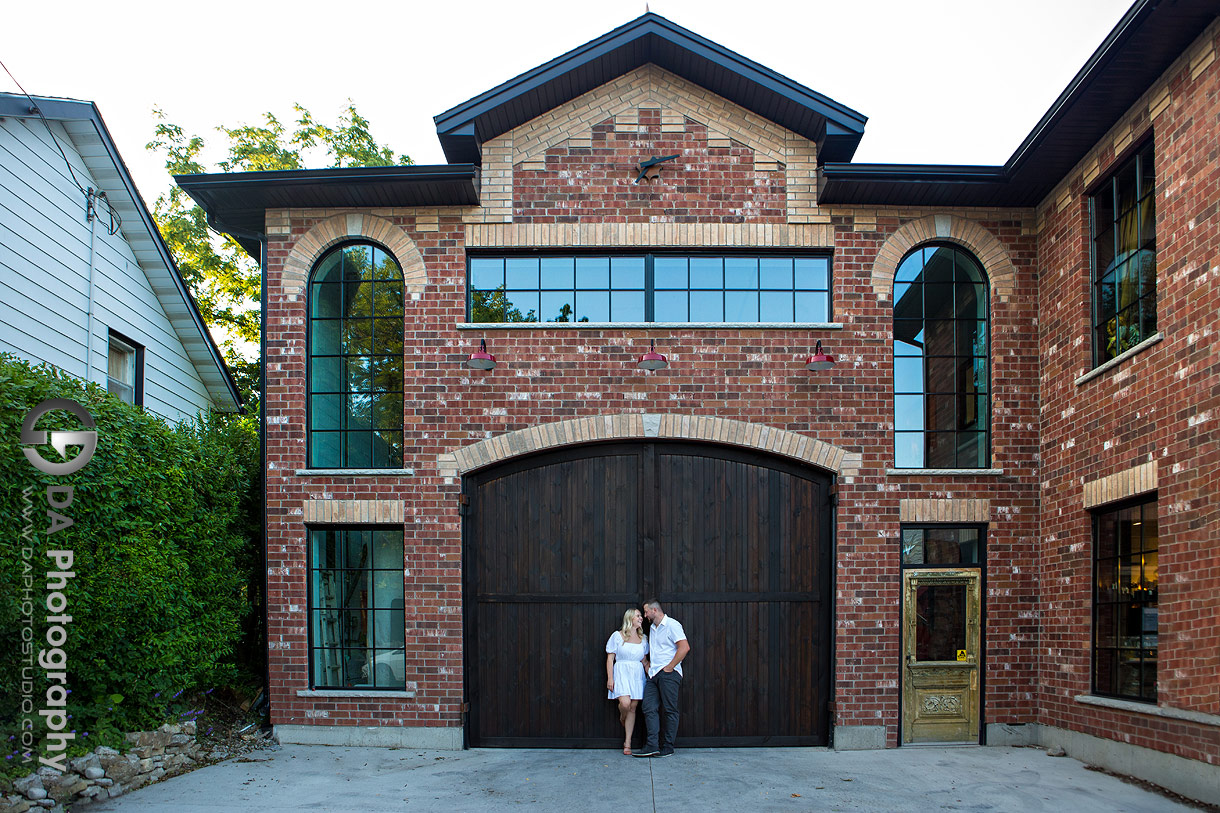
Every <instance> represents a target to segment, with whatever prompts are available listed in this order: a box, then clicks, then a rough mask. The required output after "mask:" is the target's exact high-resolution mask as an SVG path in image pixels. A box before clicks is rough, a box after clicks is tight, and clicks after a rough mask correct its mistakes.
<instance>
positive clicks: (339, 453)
mask: <svg viewBox="0 0 1220 813" xmlns="http://www.w3.org/2000/svg"><path fill="white" fill-rule="evenodd" d="M402 291H403V279H402V269H401V268H400V267H399V265H398V263H397V262H396V261H395V260H394V258H393V257H391V256H390V255H389V254H388V253H386V251H385V249H383V248H381V247H380V246H375V245H372V244H370V243H352V244H348V245H343V246H339V247H337V248H334V249H332V250H331V251H329V252H327V253H326V254H325V255H324V256H323V257H322V259H321V260H319V261H318V264H317V265H316V266H315V267H314V271H313V277H312V279H311V280H310V283H309V372H308V376H309V406H308V412H309V418H308V420H309V442H308V447H309V450H308V454H309V466H310V467H311V468H344V469H364V468H400V467H401V466H402V464H403V440H402V427H403V411H402V408H403V304H402Z"/></svg>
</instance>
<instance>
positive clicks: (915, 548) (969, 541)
mask: <svg viewBox="0 0 1220 813" xmlns="http://www.w3.org/2000/svg"><path fill="white" fill-rule="evenodd" d="M981 538H982V531H981V530H980V529H979V528H952V527H945V526H943V525H925V526H913V525H904V526H902V563H903V564H904V565H918V566H921V567H927V566H930V565H948V566H954V565H972V566H973V565H977V564H979V562H980V559H979V555H980V552H981V551H980V548H981Z"/></svg>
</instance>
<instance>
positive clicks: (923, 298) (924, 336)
mask: <svg viewBox="0 0 1220 813" xmlns="http://www.w3.org/2000/svg"><path fill="white" fill-rule="evenodd" d="M893 296H894V372H893V375H894V465H895V466H896V467H897V468H938V469H955V468H961V469H969V468H985V467H986V466H987V465H988V462H989V450H988V447H989V432H990V407H989V404H990V397H989V386H990V374H989V365H988V337H987V315H988V314H987V281H986V278H985V277H984V275H983V269H982V267H981V266H980V265H979V263H978V261H977V260H975V258H974V257H972V256H971V255H970V254H969V253H967V252H966V251H963V250H962V249H960V248H958V247H956V246H935V245H933V246H925V247H923V248H919V249H916V250H915V251H913V252H912V253H911V254H909V255H908V256H907V257H906V258H905V259H903V261H902V262H901V263H900V264H899V266H898V271H897V273H896V274H895V282H894V294H893Z"/></svg>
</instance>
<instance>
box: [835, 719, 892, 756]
mask: <svg viewBox="0 0 1220 813" xmlns="http://www.w3.org/2000/svg"><path fill="white" fill-rule="evenodd" d="M834 747H835V750H836V751H875V750H880V749H882V748H885V726H883V725H837V726H835V739H834Z"/></svg>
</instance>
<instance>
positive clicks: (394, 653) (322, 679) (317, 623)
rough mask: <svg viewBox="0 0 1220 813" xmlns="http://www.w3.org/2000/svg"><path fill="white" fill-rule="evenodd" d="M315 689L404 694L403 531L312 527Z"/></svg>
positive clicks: (312, 673) (311, 637) (312, 680)
mask: <svg viewBox="0 0 1220 813" xmlns="http://www.w3.org/2000/svg"><path fill="white" fill-rule="evenodd" d="M308 535H309V641H310V649H309V662H310V684H311V685H312V686H313V687H314V688H320V689H344V688H356V689H403V688H405V686H406V650H405V640H406V630H405V624H406V616H405V608H404V606H403V597H404V596H403V530H402V528H377V527H368V526H364V527H359V528H352V527H347V528H343V527H331V528H310V529H309V531H308Z"/></svg>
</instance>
